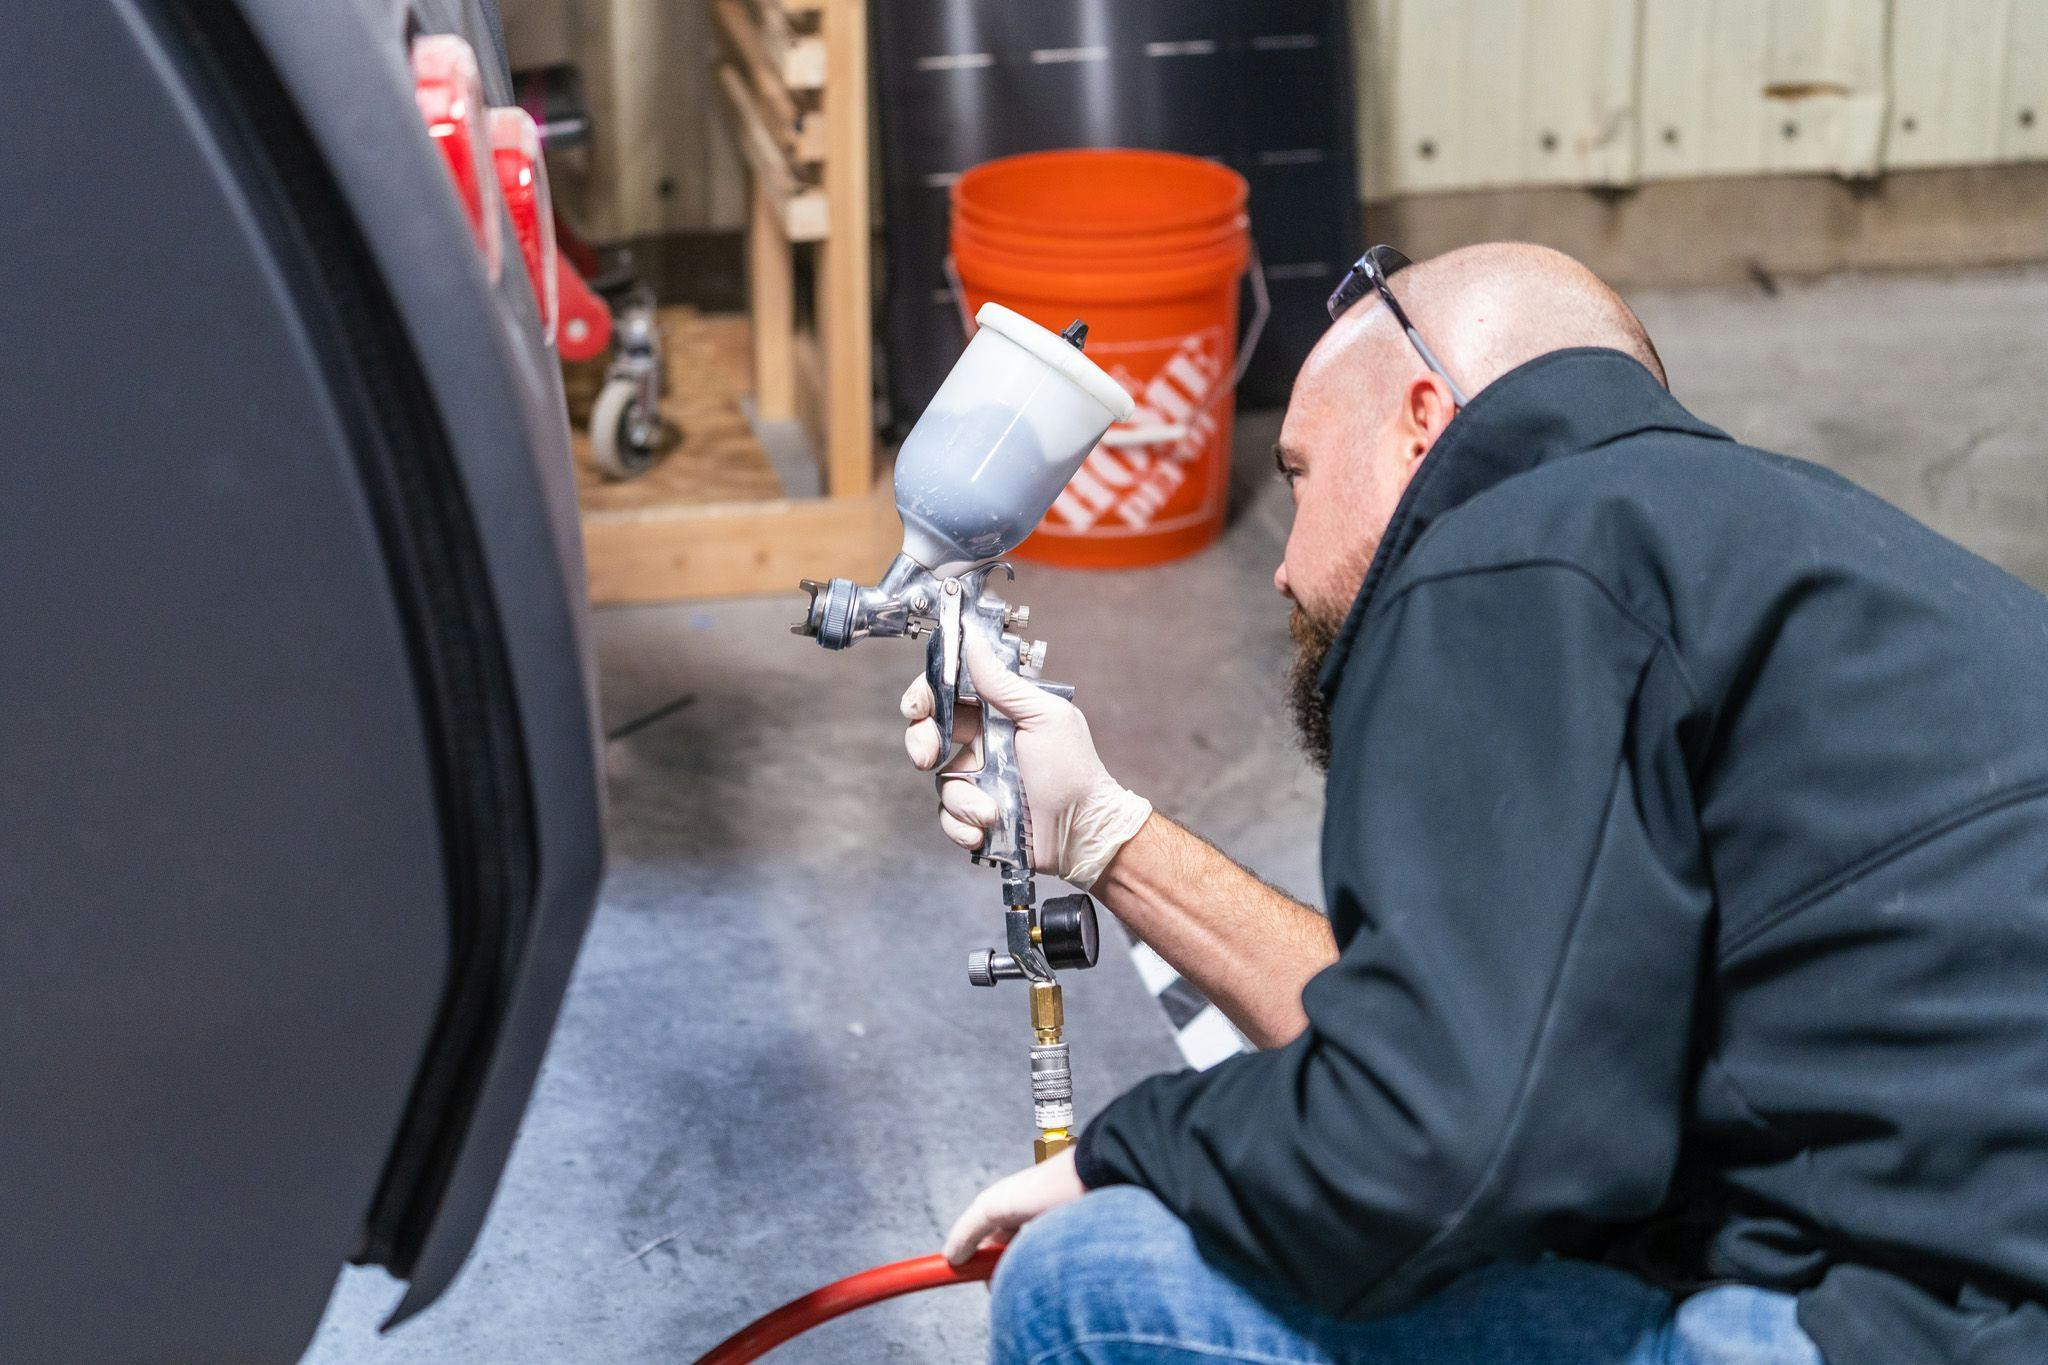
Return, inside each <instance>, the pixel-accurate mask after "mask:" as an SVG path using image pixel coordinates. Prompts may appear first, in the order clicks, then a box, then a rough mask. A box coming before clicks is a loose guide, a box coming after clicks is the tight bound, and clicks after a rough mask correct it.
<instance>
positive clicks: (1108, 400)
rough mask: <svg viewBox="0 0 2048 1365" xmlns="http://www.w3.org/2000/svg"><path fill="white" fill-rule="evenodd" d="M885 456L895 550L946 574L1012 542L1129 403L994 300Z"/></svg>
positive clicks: (1080, 360) (1058, 339)
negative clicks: (898, 530) (891, 456)
mask: <svg viewBox="0 0 2048 1365" xmlns="http://www.w3.org/2000/svg"><path fill="white" fill-rule="evenodd" d="M974 320H975V322H976V323H977V324H978V325H977V327H976V328H975V332H974V336H973V337H972V339H970V340H969V341H968V343H967V349H966V350H965V351H963V352H961V355H960V359H959V360H957V361H955V362H954V365H953V369H952V372H951V373H949V374H948V375H947V376H946V382H945V383H944V384H942V385H940V386H939V391H938V393H937V394H936V395H935V396H934V397H933V398H932V401H931V405H930V406H929V407H927V408H926V409H925V410H924V413H923V415H922V416H920V417H919V418H918V419H917V425H916V426H914V427H912V428H911V430H910V435H909V436H907V437H905V438H904V441H903V448H902V450H901V451H900V452H898V454H897V457H896V510H897V512H898V513H899V514H900V515H901V516H902V518H903V553H904V554H906V555H908V556H910V558H912V559H914V560H916V561H917V562H918V563H919V564H921V565H923V566H924V567H926V568H927V569H930V570H931V571H932V572H934V573H936V574H939V575H941V576H948V575H952V574H956V573H959V572H962V571H963V570H965V569H967V568H969V567H971V566H972V565H975V564H980V563H983V562H985V561H987V560H990V559H994V558H996V557H997V556H998V555H1002V554H1006V553H1008V552H1009V551H1010V550H1012V549H1014V548H1015V547H1016V546H1017V545H1018V544H1019V543H1020V542H1021V541H1022V540H1023V539H1024V538H1025V537H1026V536H1028V535H1030V534H1031V532H1032V530H1033V529H1034V528H1036V527H1037V525H1038V522H1039V519H1040V518H1042V517H1043V516H1044V515H1045V513H1046V509H1047V508H1049V507H1051V506H1052V504H1053V500H1054V499H1055V498H1057V497H1059V495H1060V491H1061V490H1062V489H1064V488H1065V487H1066V486H1067V480H1069V479H1071V478H1072V477H1073V476H1074V471H1075V470H1077V469H1079V468H1080V466H1081V461H1082V460H1084V459H1086V458H1087V456H1088V452H1089V451H1091V450H1093V449H1094V448H1095V443H1096V442H1097V441H1100V440H1101V439H1102V434H1103V432H1105V431H1107V430H1108V429H1109V427H1110V424H1111V423H1113V422H1121V421H1123V420H1124V419H1126V418H1128V417H1129V416H1130V415H1131V412H1132V411H1133V409H1134V408H1135V407H1136V404H1135V403H1133V402H1132V400H1131V396H1130V395H1129V394H1127V393H1125V392H1124V390H1123V388H1122V386H1121V385H1119V384H1118V383H1117V382H1116V381H1115V380H1114V379H1111V378H1110V377H1109V375H1108V374H1106V373H1104V372H1103V369H1102V367H1101V366H1099V365H1097V364H1096V363H1095V362H1094V361H1093V360H1090V359H1089V358H1088V357H1087V356H1086V355H1085V354H1083V353H1082V351H1081V349H1080V343H1081V341H1082V340H1083V339H1085V337H1086V335H1087V330H1088V328H1087V324H1086V323H1084V322H1082V321H1080V320H1079V319H1076V320H1075V322H1074V323H1073V325H1071V326H1069V327H1068V328H1067V330H1066V332H1065V333H1059V332H1054V331H1052V330H1050V329H1049V328H1045V327H1041V326H1039V325H1038V324H1037V323H1035V322H1033V321H1031V320H1030V319H1029V318H1027V317H1024V316H1023V315H1021V314H1019V313H1015V312H1012V311H1011V310H1010V309H1008V308H1005V307H1003V306H1002V305H1001V304H999V303H985V304H983V305H982V306H981V311H980V312H978V313H976V314H975V316H974Z"/></svg>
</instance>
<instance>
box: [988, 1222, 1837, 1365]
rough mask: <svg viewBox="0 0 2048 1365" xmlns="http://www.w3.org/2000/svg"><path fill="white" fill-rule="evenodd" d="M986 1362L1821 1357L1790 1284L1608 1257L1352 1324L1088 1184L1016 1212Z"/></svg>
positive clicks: (1474, 1280) (1560, 1363)
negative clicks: (1781, 1287) (1657, 1271)
mask: <svg viewBox="0 0 2048 1365" xmlns="http://www.w3.org/2000/svg"><path fill="white" fill-rule="evenodd" d="M990 1290H991V1295H992V1298H991V1304H990V1347H989V1358H990V1360H991V1361H992V1362H994V1365H1216V1362H1222V1361H1253V1362H1258V1365H1310V1363H1311V1362H1314V1363H1315V1365H1339V1363H1340V1362H1341V1363H1342V1365H1367V1363H1368V1362H1370V1365H1390V1363H1394V1362H1401V1363H1405V1362H1416V1363H1417V1365H1421V1363H1422V1362H1427V1363H1428V1365H1467V1362H1477V1361H1485V1362H1488V1363H1489V1365H1822V1362H1821V1357H1820V1352H1819V1351H1817V1350H1816V1349H1814V1345H1813V1342H1812V1341H1811V1340H1809V1339H1808V1338H1807V1336H1806V1334H1805V1333H1804V1332H1803V1331H1801V1330H1800V1328H1799V1321H1798V1318H1797V1317H1796V1315H1795V1313H1794V1300H1793V1299H1792V1297H1791V1296H1790V1295H1787V1294H1779V1293H1774V1292H1772V1291H1770V1290H1765V1289H1756V1288H1752V1287H1750V1286H1747V1285H1722V1286H1718V1287H1716V1288H1712V1289H1707V1290H1704V1291H1702V1292H1700V1293H1698V1294H1694V1295H1692V1296H1691V1297H1689V1298H1687V1299H1684V1300H1683V1301H1674V1299H1673V1296H1672V1295H1671V1294H1669V1293H1667V1292H1666V1291H1664V1290H1661V1289H1657V1288H1655V1287H1654V1286H1651V1285H1648V1284H1645V1283H1644V1282H1643V1281H1641V1280H1639V1279H1637V1278H1635V1277H1634V1276H1632V1275H1629V1274H1627V1273H1626V1272H1624V1271H1620V1270H1616V1269H1614V1268H1612V1267H1609V1266H1602V1265H1594V1264H1591V1263H1588V1262H1583V1261H1567V1260H1560V1259H1557V1258H1554V1257H1546V1258H1544V1259H1541V1260H1536V1261H1527V1262H1508V1261H1501V1262H1496V1263H1494V1264H1492V1265H1488V1266H1484V1267H1482V1268H1480V1269H1478V1270H1475V1271H1473V1272H1471V1273H1470V1274H1468V1275H1466V1276H1464V1277H1463V1278H1461V1279H1459V1280H1456V1281H1454V1282H1453V1283H1452V1284H1450V1285H1449V1286H1447V1287H1446V1288H1444V1289H1443V1290H1441V1291H1440V1292H1438V1293H1437V1294H1435V1295H1432V1296H1431V1297H1430V1298H1428V1299H1426V1300H1424V1301H1423V1302H1421V1303H1419V1304H1416V1305H1414V1306H1413V1307H1411V1308H1408V1309H1405V1310H1403V1311H1401V1312H1399V1313H1394V1314H1390V1315H1388V1316H1386V1317H1381V1318H1374V1319H1371V1320H1369V1321H1363V1322H1354V1321H1347V1320H1345V1319H1341V1318H1334V1317H1330V1316H1329V1315H1327V1314H1324V1313H1320V1312H1317V1311H1315V1310H1314V1309H1311V1308H1308V1307H1306V1306H1305V1305H1303V1304H1301V1303H1299V1302H1296V1301H1291V1300H1290V1299H1289V1298H1288V1297H1287V1296H1286V1295H1285V1294H1284V1293H1282V1292H1280V1291H1278V1290H1276V1289H1274V1288H1272V1287H1271V1286H1264V1285H1260V1284H1259V1283H1257V1282H1256V1281H1252V1280H1249V1279H1247V1278H1245V1277H1243V1276H1242V1275H1239V1274H1233V1273H1231V1272H1228V1271H1225V1270H1223V1269H1221V1268H1220V1267H1218V1266H1215V1265H1212V1264H1210V1263H1209V1262H1208V1261H1205V1260H1203V1259H1202V1256H1201V1253H1200V1252H1198V1251H1197V1250H1196V1249H1195V1243H1194V1239H1193V1238H1192V1237H1191V1236H1190V1235H1189V1233H1188V1229H1187V1226H1186V1225H1185V1224H1183V1223H1182V1222H1181V1221H1180V1220H1179V1219H1178V1218H1176V1217H1174V1216H1173V1215H1172V1214H1171V1213H1169V1212H1167V1210H1166V1207H1165V1206H1164V1205H1162V1204H1161V1203H1160V1202H1159V1201H1158V1200H1157V1199H1155V1198H1153V1197H1152V1195H1150V1194H1149V1193H1147V1192H1145V1191H1144V1190H1140V1189H1135V1188H1131V1187H1118V1188H1112V1189H1106V1190H1098V1191H1096V1192H1095V1193H1092V1194H1090V1195H1088V1196H1087V1197H1086V1198H1084V1199H1082V1200H1080V1201H1079V1202H1077V1203H1074V1204H1069V1205H1067V1206H1065V1207H1063V1208H1059V1209H1055V1210H1054V1211H1053V1212H1051V1213H1049V1214H1047V1215H1045V1216H1044V1217H1043V1218H1040V1219H1038V1220H1037V1221H1036V1222H1033V1223H1031V1224H1029V1225H1028V1226H1026V1228H1025V1229H1024V1231H1023V1232H1022V1233H1020V1234H1019V1235H1018V1236H1017V1238H1016V1239H1015V1240H1014V1241H1013V1242H1011V1244H1010V1249H1009V1251H1008V1252H1006V1253H1005V1254H1004V1256H1003V1259H1002V1262H1001V1264H1000V1265H999V1266H998V1267H997V1270H996V1278H995V1283H994V1284H993V1285H991V1286H990Z"/></svg>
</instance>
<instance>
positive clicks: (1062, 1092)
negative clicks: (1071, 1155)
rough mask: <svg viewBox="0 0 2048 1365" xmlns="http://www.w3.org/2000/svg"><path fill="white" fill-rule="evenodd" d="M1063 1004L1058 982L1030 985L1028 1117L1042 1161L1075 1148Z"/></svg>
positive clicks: (1034, 1151)
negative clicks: (1031, 1039)
mask: <svg viewBox="0 0 2048 1365" xmlns="http://www.w3.org/2000/svg"><path fill="white" fill-rule="evenodd" d="M1066 1022H1067V1011H1066V1005H1065V1003H1064V1002H1063V1001H1062V999H1061V997H1060V988H1059V983H1058V982H1054V981H1034V982H1032V983H1031V1031H1032V1032H1033V1033H1034V1034H1035V1035H1036V1037H1037V1041H1036V1042H1034V1043H1033V1044H1032V1047H1031V1117H1032V1121H1033V1122H1034V1123H1036V1124H1037V1125H1038V1138H1037V1140H1036V1141H1035V1142H1033V1143H1032V1144H1031V1150H1032V1154H1033V1156H1034V1157H1035V1158H1036V1159H1037V1160H1039V1161H1044V1160H1045V1159H1046V1158H1047V1157H1052V1156H1058V1155H1059V1154H1060V1153H1061V1152H1064V1151H1066V1150H1067V1148H1069V1147H1071V1146H1073V1145H1074V1072H1073V1069H1072V1067H1070V1066H1069V1065H1068V1063H1067V1043H1066V1039H1065V1037H1064V1036H1063V1035H1062V1033H1061V1030H1062V1029H1064V1028H1065V1027H1066Z"/></svg>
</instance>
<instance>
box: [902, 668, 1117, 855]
mask: <svg viewBox="0 0 2048 1365" xmlns="http://www.w3.org/2000/svg"><path fill="white" fill-rule="evenodd" d="M965 653H966V656H967V671H968V675H969V676H970V677H972V678H973V679H974V690H975V691H977V692H979V693H980V694H981V697H982V700H983V702H984V703H985V704H987V705H991V706H994V707H995V708H996V710H998V711H1000V712H1002V713H1003V714H1004V715H1006V716H1008V717H1009V718H1010V719H1011V720H1013V721H1015V722H1016V723H1017V767H1018V771H1019V772H1020V773H1021V774H1022V776H1023V779H1024V805H1025V809H1026V810H1028V811H1029V812H1030V815H1031V862H1032V870H1033V871H1034V872H1048V873H1051V874H1052V875H1053V876H1055V877H1058V878H1059V879H1060V880H1061V881H1064V882H1070V883H1072V884H1073V885H1075V886H1078V887H1080V888H1081V889H1082V890H1083V891H1086V890H1087V889H1089V888H1090V887H1092V886H1093V885H1095V879H1096V878H1097V877H1100V876H1101V875H1102V871H1103V869H1104V868H1106V867H1108V866H1109V864H1110V860H1111V859H1113V858H1115V857H1116V855H1117V851H1118V850H1119V849H1121V848H1122V847H1123V846H1124V844H1125V843H1126V842H1128V841H1129V840H1130V838H1131V836H1132V835H1134V834H1136V833H1137V832H1138V830H1139V829H1140V828H1141V827H1143V825H1144V823H1145V821H1146V820H1147V819H1148V818H1150V816H1151V814H1152V803H1151V802H1150V801H1147V800H1146V799H1145V798H1144V797H1142V796H1138V795H1136V794H1135V793H1133V792H1130V791H1127V790H1126V789H1125V788H1123V787H1122V786H1119V785H1118V784H1117V781H1116V779H1115V778H1113V777H1111V776H1110V775H1109V771H1108V769H1106V768H1104V767H1103V766H1102V760H1101V759H1100V758H1098V757H1096V754H1095V741H1094V739H1093V738H1091V737H1090V736H1089V734H1088V718H1087V717H1086V716H1083V715H1082V714H1081V708H1079V707H1078V706H1075V705H1074V704H1073V703H1072V702H1070V701H1064V700H1062V699H1061V698H1059V697H1055V696H1053V695H1052V694H1051V693H1050V692H1046V691H1043V690H1041V689H1040V688H1038V687H1037V686H1036V685H1034V684H1033V683H1030V682H1028V681H1026V680H1025V679H1023V678H1020V677H1018V676H1017V675H1016V674H1015V673H1012V672H1011V671H1010V670H1009V669H1007V668H1004V667H1003V666H1002V664H1000V663H999V662H997V660H996V657H995V655H994V653H993V652H992V651H991V650H990V649H989V647H988V646H987V645H986V644H984V643H982V642H981V641H980V640H979V639H975V638H972V637H970V638H969V639H968V641H967V648H966V651H965ZM931 715H932V691H931V688H930V687H929V686H928V685H927V684H926V683H925V680H924V675H923V674H919V675H918V677H917V680H916V681H915V682H913V683H911V684H910V689H909V690H908V691H907V692H905V693H904V694H903V718H904V719H905V720H907V721H909V722H910V728H909V729H908V730H907V731H906V732H905V733H904V736H903V745H904V747H905V748H906V749H908V750H909V751H910V761H911V762H912V763H915V764H916V765H917V766H918V767H919V768H922V769H924V770H925V771H927V772H929V771H931V769H933V768H935V767H937V766H938V763H939V760H940V759H941V758H942V757H944V755H942V754H940V752H939V726H938V722H937V721H935V720H933V719H932V718H931ZM953 738H954V739H955V740H957V741H959V742H960V747H959V749H958V750H957V751H956V752H955V753H954V755H953V757H952V759H951V760H950V761H949V762H948V763H947V764H946V766H945V768H944V769H942V770H941V771H940V773H939V828H941V829H943V830H944V831H945V832H946V837H947V838H948V839H951V840H952V841H953V842H954V843H956V844H958V845H960V847H962V848H964V849H967V850H969V851H973V850H975V849H978V848H980V847H981V845H982V841H983V839H985V838H986V837H987V833H988V830H989V828H990V827H991V826H992V825H994V824H995V822H996V818H997V816H998V814H999V812H998V811H997V809H996V803H995V801H994V800H993V799H992V798H991V797H989V796H988V795H987V794H986V793H984V792H983V791H982V790H981V789H980V788H979V787H977V786H975V785H974V783H973V781H972V779H971V777H970V776H967V775H970V774H972V773H973V772H975V771H976V770H978V769H979V768H980V767H981V745H980V738H981V720H980V716H979V715H978V714H977V712H976V708H975V707H974V706H973V705H972V704H971V703H970V704H968V705H964V706H961V707H958V708H956V709H955V711H954V713H953Z"/></svg>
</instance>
